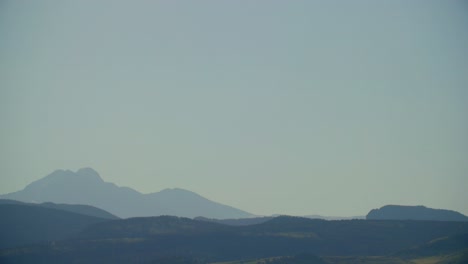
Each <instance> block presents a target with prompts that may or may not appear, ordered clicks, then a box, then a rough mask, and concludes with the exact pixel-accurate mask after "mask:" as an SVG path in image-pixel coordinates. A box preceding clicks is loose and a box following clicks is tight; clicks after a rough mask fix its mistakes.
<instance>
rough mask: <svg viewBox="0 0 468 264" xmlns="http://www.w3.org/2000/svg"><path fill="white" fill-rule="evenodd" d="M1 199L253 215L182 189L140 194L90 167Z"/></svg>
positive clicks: (121, 210) (140, 212)
mask: <svg viewBox="0 0 468 264" xmlns="http://www.w3.org/2000/svg"><path fill="white" fill-rule="evenodd" d="M0 198H4V199H13V200H18V201H23V202H34V203H40V202H53V203H65V204H87V205H92V206H95V207H98V208H102V209H104V210H106V211H108V212H110V213H112V214H114V215H117V216H119V217H123V218H127V217H137V216H158V215H175V216H184V217H196V216H204V217H210V218H220V219H223V218H242V217H250V216H252V215H251V214H250V213H247V212H244V211H242V210H239V209H236V208H233V207H230V206H227V205H223V204H219V203H216V202H213V201H210V200H208V199H206V198H204V197H202V196H200V195H198V194H196V193H194V192H190V191H187V190H183V189H165V190H163V191H160V192H155V193H150V194H141V193H139V192H137V191H135V190H133V189H131V188H128V187H118V186H116V185H115V184H113V183H109V182H104V181H103V180H102V179H101V177H100V176H99V174H98V173H97V172H96V171H94V170H93V169H91V168H83V169H79V170H78V171H77V172H72V171H70V170H57V171H54V172H53V173H51V174H49V175H47V176H46V177H44V178H42V179H40V180H37V181H35V182H33V183H31V184H29V185H28V186H26V188H24V189H23V190H21V191H17V192H14V193H10V194H6V195H0Z"/></svg>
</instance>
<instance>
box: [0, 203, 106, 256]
mask: <svg viewBox="0 0 468 264" xmlns="http://www.w3.org/2000/svg"><path fill="white" fill-rule="evenodd" d="M0 215H1V217H0V248H5V247H13V246H19V245H24V244H32V243H38V242H44V241H52V240H59V239H64V238H67V237H69V236H71V235H73V234H77V233H78V232H80V231H82V230H83V229H84V228H85V227H87V226H89V225H92V224H96V223H99V222H104V221H108V219H104V218H98V217H94V216H89V215H83V214H78V213H73V212H69V211H64V210H59V209H55V208H47V207H44V206H38V205H29V204H20V203H17V204H13V203H2V204H0Z"/></svg>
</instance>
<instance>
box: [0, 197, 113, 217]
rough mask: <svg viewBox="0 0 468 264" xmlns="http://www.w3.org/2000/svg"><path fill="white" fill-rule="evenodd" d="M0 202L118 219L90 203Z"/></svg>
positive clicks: (2, 200) (3, 200) (0, 200)
mask: <svg viewBox="0 0 468 264" xmlns="http://www.w3.org/2000/svg"><path fill="white" fill-rule="evenodd" d="M0 204H20V205H30V206H40V207H46V208H53V209H58V210H62V211H68V212H72V213H77V214H82V215H88V216H94V217H98V218H103V219H109V220H115V219H119V218H118V217H117V216H115V215H113V214H111V213H109V212H106V211H104V210H102V209H99V208H96V207H94V206H90V205H82V204H55V203H51V202H47V203H41V204H35V203H25V202H20V201H16V200H7V199H0Z"/></svg>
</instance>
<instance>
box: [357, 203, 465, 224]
mask: <svg viewBox="0 0 468 264" xmlns="http://www.w3.org/2000/svg"><path fill="white" fill-rule="evenodd" d="M366 219H368V220H424V221H468V217H467V216H465V215H463V214H461V213H459V212H456V211H451V210H445V209H432V208H427V207H425V206H403V205H386V206H383V207H381V208H380V209H373V210H371V211H370V212H369V213H368V214H367V216H366Z"/></svg>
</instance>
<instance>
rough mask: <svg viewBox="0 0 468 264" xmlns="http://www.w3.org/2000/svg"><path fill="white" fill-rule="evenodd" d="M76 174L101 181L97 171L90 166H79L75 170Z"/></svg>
mask: <svg viewBox="0 0 468 264" xmlns="http://www.w3.org/2000/svg"><path fill="white" fill-rule="evenodd" d="M76 174H78V175H79V176H81V177H84V178H87V179H97V180H99V181H101V182H102V181H103V180H102V178H101V176H99V173H97V171H95V170H94V169H92V168H89V167H87V168H81V169H79V170H77V171H76Z"/></svg>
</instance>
